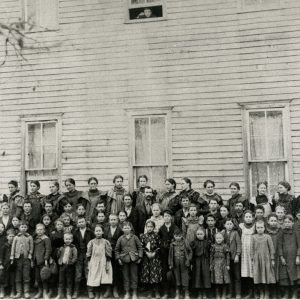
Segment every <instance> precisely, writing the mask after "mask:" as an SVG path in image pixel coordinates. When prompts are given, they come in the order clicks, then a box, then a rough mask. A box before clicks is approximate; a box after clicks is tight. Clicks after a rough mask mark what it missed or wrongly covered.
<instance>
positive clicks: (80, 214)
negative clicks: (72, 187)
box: [73, 203, 86, 224]
mask: <svg viewBox="0 0 300 300" xmlns="http://www.w3.org/2000/svg"><path fill="white" fill-rule="evenodd" d="M85 213H86V210H85V207H84V205H83V204H82V203H79V204H77V205H76V214H75V216H74V219H73V222H74V224H77V220H78V218H85V219H86V215H85Z"/></svg>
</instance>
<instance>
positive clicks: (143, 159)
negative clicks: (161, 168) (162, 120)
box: [135, 118, 150, 164]
mask: <svg viewBox="0 0 300 300" xmlns="http://www.w3.org/2000/svg"><path fill="white" fill-rule="evenodd" d="M149 150H150V137H149V118H141V119H135V164H145V163H150V151H149Z"/></svg>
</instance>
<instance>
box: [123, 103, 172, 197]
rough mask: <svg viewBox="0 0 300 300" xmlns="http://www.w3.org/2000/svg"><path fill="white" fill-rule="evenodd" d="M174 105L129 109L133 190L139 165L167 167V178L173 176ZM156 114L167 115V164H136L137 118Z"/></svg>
mask: <svg viewBox="0 0 300 300" xmlns="http://www.w3.org/2000/svg"><path fill="white" fill-rule="evenodd" d="M172 109H173V107H165V108H159V109H136V110H127V116H128V117H129V118H128V133H129V156H128V157H129V172H128V173H129V179H128V185H129V189H130V190H131V191H133V190H134V188H135V183H136V176H135V168H138V167H166V170H167V178H168V177H172V173H173V170H172V127H171V113H172ZM155 116H157V117H158V116H164V117H165V136H166V164H142V165H141V164H135V120H136V119H138V118H146V117H148V118H151V117H155Z"/></svg>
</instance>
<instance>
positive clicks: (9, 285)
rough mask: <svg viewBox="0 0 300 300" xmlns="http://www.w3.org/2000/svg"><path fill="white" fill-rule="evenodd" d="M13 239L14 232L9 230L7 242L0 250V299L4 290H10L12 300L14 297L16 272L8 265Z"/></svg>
mask: <svg viewBox="0 0 300 300" xmlns="http://www.w3.org/2000/svg"><path fill="white" fill-rule="evenodd" d="M14 237H15V232H14V230H12V229H9V230H8V231H7V234H6V238H7V242H6V243H5V244H4V246H3V247H1V249H0V270H1V271H2V272H3V274H4V276H3V277H4V278H3V282H0V299H3V298H4V297H5V291H4V289H9V290H10V296H9V297H10V298H14V296H15V275H16V270H15V266H14V265H13V264H11V263H10V253H11V247H12V243H13V239H14Z"/></svg>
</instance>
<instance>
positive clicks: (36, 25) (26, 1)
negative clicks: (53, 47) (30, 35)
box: [23, 0, 59, 31]
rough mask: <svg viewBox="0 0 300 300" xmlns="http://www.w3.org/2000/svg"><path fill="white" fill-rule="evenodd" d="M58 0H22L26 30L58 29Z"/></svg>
mask: <svg viewBox="0 0 300 300" xmlns="http://www.w3.org/2000/svg"><path fill="white" fill-rule="evenodd" d="M58 7H59V0H23V17H24V20H25V21H26V22H28V25H27V30H32V31H39V30H56V29H58V25H59V24H58Z"/></svg>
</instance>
